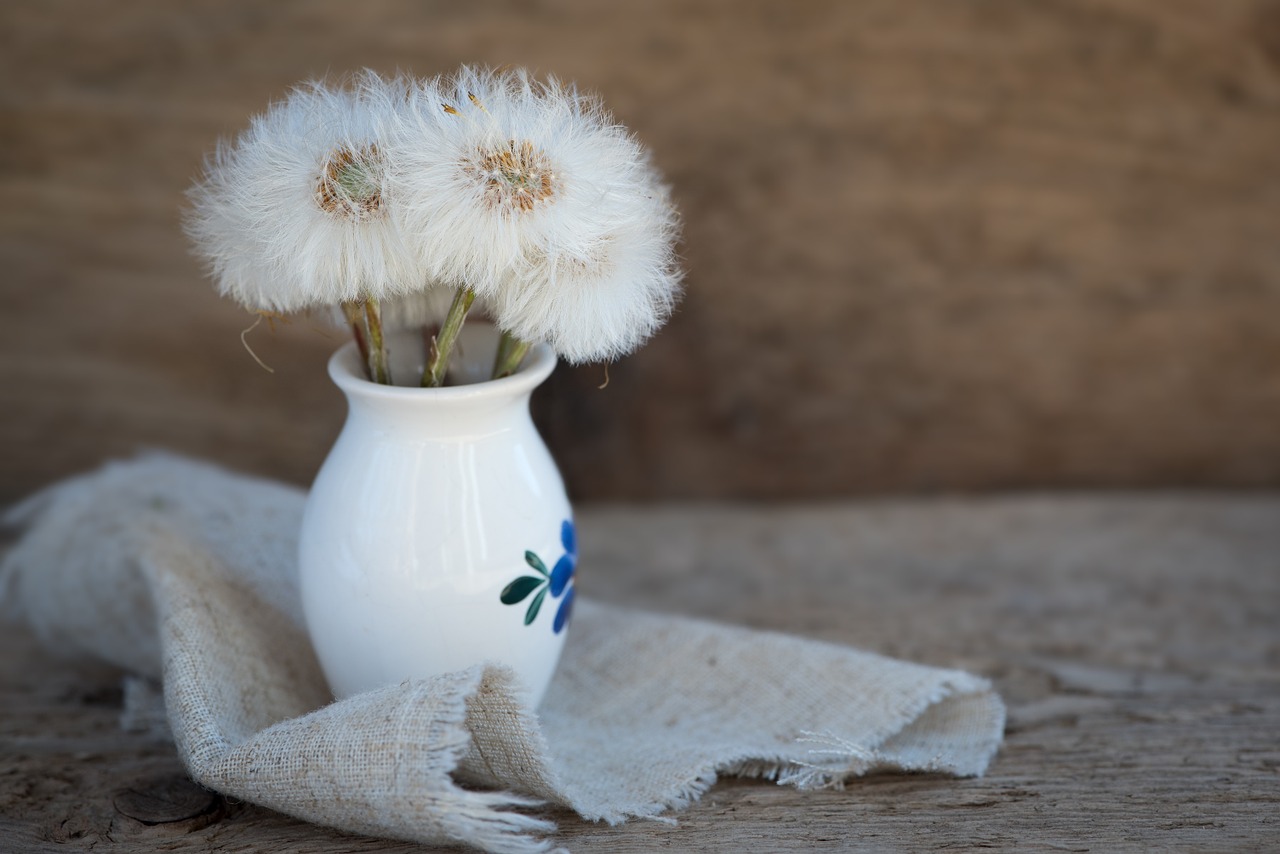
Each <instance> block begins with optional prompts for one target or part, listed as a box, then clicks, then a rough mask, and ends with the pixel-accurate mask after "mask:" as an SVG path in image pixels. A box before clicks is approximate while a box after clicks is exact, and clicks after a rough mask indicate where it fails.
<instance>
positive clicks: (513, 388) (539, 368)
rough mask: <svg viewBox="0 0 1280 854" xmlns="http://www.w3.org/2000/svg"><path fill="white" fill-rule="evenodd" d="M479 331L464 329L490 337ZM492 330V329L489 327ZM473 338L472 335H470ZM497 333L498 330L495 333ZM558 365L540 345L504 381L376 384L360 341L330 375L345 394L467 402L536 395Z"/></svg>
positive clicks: (342, 350) (345, 348)
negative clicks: (359, 348)
mask: <svg viewBox="0 0 1280 854" xmlns="http://www.w3.org/2000/svg"><path fill="white" fill-rule="evenodd" d="M475 326H476V327H479V328H475V327H472V328H470V329H469V328H467V327H464V328H463V336H465V337H472V336H476V337H478V336H480V335H486V334H487V330H486V327H485V325H484V324H476V325H475ZM488 329H492V327H488ZM469 332H470V333H471V335H468V333H469ZM493 332H494V333H496V330H493ZM555 366H556V354H555V351H554V350H552V349H551V346H550V345H549V344H546V343H545V342H539V343H537V344H534V345H533V346H531V347H530V348H529V352H528V354H526V356H525V358H524V361H523V362H521V364H520V367H519V368H518V369H517V370H516V372H515V373H514V374H512V375H511V376H508V377H502V378H501V379H496V380H495V379H489V380H484V381H482V382H477V383H467V384H465V385H453V386H440V387H438V388H425V387H423V386H401V385H383V384H381V383H375V382H373V381H372V380H370V379H368V378H367V377H366V376H365V375H364V366H363V364H362V362H361V359H360V356H359V354H358V353H357V351H356V342H355V341H348V342H347V343H346V344H344V345H342V346H341V347H339V348H338V349H337V350H336V351H335V352H334V354H333V355H332V356H330V357H329V376H330V378H332V380H333V382H334V383H335V384H336V385H337V386H338V388H340V389H342V390H343V391H344V392H348V393H351V392H354V393H358V394H360V395H362V396H365V397H381V398H386V399H401V400H407V399H416V400H426V399H432V400H439V401H445V400H454V401H457V400H465V399H468V398H476V397H487V396H490V395H494V394H500V395H505V394H520V393H522V392H532V391H533V390H534V389H535V388H537V387H538V386H539V385H541V384H542V382H543V381H544V380H546V378H547V377H549V376H550V375H551V372H552V371H553V370H554V369H555Z"/></svg>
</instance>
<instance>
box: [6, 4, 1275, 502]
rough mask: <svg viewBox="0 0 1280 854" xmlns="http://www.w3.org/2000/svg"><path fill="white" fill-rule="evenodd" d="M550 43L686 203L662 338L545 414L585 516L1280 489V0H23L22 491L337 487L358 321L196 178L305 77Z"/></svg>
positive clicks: (12, 278) (542, 51)
mask: <svg viewBox="0 0 1280 854" xmlns="http://www.w3.org/2000/svg"><path fill="white" fill-rule="evenodd" d="M463 62H478V63H491V64H503V63H511V64H522V65H527V66H530V67H532V68H534V69H537V70H539V71H543V72H555V73H557V74H559V75H561V76H564V77H567V78H571V79H574V80H576V81H577V82H579V83H580V84H581V85H583V86H584V87H586V88H591V89H594V90H596V91H598V92H600V93H601V94H602V95H603V96H604V98H605V99H606V101H607V103H608V104H609V105H610V106H612V107H613V109H614V110H615V111H616V113H617V115H618V116H619V117H620V118H621V119H622V120H623V121H624V122H626V123H627V124H628V125H630V126H631V127H632V128H633V129H634V130H635V131H636V132H637V133H638V134H639V135H640V136H641V137H642V138H643V139H644V140H645V141H646V142H647V143H648V144H649V145H650V146H651V147H652V148H653V150H654V152H655V156H656V160H657V162H658V164H659V165H660V166H661V167H662V169H663V170H664V171H665V173H666V174H667V176H668V177H669V179H670V180H671V182H672V183H673V184H674V186H675V191H676V196H677V199H678V201H679V203H680V205H681V208H682V211H683V213H684V216H685V219H686V230H685V246H684V249H683V254H684V257H685V258H686V259H687V268H688V295H687V298H686V299H685V301H684V303H683V305H682V307H681V310H680V312H679V314H678V315H677V316H676V317H675V319H674V321H673V322H672V323H671V324H670V326H669V327H668V328H667V329H666V330H665V331H663V332H662V333H661V334H660V335H659V336H658V337H657V338H656V339H655V340H654V341H653V342H652V343H651V344H650V345H649V346H648V347H646V348H645V349H643V350H642V351H640V352H639V353H638V354H636V355H634V356H632V357H631V358H629V359H627V360H625V361H623V362H620V363H618V364H616V365H614V366H613V367H612V368H611V370H610V377H611V382H610V384H609V386H608V388H607V389H605V390H603V391H600V390H597V388H596V386H598V385H599V384H600V383H601V381H602V379H603V376H604V374H603V369H602V368H600V367H588V368H583V369H577V370H572V371H571V370H567V369H564V368H562V369H561V370H560V371H558V372H557V375H556V376H555V378H554V379H553V380H552V381H551V383H550V384H549V387H548V388H546V389H545V390H544V392H543V393H542V395H541V398H540V400H539V402H538V410H539V418H540V421H541V424H542V425H543V428H544V432H545V433H546V435H547V436H548V438H549V441H550V443H551V444H552V446H553V450H554V451H555V452H556V454H557V456H558V459H559V460H560V462H561V465H562V468H563V470H564V472H565V474H566V477H567V480H568V482H569V485H570V489H571V492H572V493H573V494H574V495H575V496H576V497H578V498H583V499H658V498H709V497H713V498H743V499H755V498H767V499H796V498H820V497H828V496H842V495H854V494H863V493H871V492H875V493H883V492H920V491H936V490H986V489H998V488H1011V487H1047V488H1052V487H1084V486H1089V487H1095V486H1097V487H1144V486H1169V485H1182V486H1251V485H1267V486H1277V485H1280V2H1275V0H1266V2H1263V0H1213V2H1208V0H1078V2H1059V0H1052V1H1051V0H1039V2H1034V3H1033V2H1025V0H963V1H962V0H925V1H924V2H910V3H903V2H900V0H858V2H845V0H803V2H788V3H783V2H776V0H775V1H771V2H752V1H751V0H724V1H723V2H697V3H688V2H681V0H657V1H656V2H630V3H598V2H590V0H559V2H505V3H486V4H481V3H472V2H466V0H438V2H425V0H404V2H393V0H361V2H359V3H352V2H347V0H328V2H289V1H288V0H275V2H271V3H259V2H249V1H248V0H217V2H187V3H181V4H170V3H165V2H161V0H131V1H130V2H111V3H92V2H57V1H56V0H7V2H5V3H4V4H3V6H0V81H3V82H0V110H2V113H0V253H2V254H0V271H2V273H0V274H2V275H3V282H4V284H3V289H2V290H0V407H2V411H3V413H4V414H3V418H2V419H0V448H2V449H3V450H0V501H7V500H10V499H13V498H16V497H18V496H20V495H22V494H24V493H26V492H28V491H29V490H31V489H33V488H35V487H37V486H39V485H40V484H42V483H45V482H47V481H49V480H51V479H53V478H55V477H57V476H60V475H64V474H67V473H70V472H73V471H76V470H79V469H82V468H85V467H87V466H91V465H93V464H95V463H96V462H98V461H99V460H101V459H103V458H105V457H108V456H112V455H119V454H122V453H127V452H129V451H130V450H131V449H133V448H135V447H138V446H148V445H149V446H156V445H158V446H165V447H171V448H175V449H178V450H182V451H186V452H189V453H194V454H199V455H202V456H206V457H211V458H213V459H216V460H220V461H222V462H224V463H227V464H231V465H234V466H237V467H240V468H242V469H246V470H249V471H255V472H260V473H263V474H269V475H273V476H278V477H283V478H286V479H289V480H292V481H295V482H299V483H306V482H308V481H309V480H310V478H311V476H312V475H313V473H314V471H315V469H316V467H317V466H318V465H319V463H320V461H321V459H322V458H323V456H324V454H325V452H326V451H327V449H328V446H329V444H330V443H331V442H332V440H333V438H334V436H335V435H336V432H337V430H338V427H339V425H340V422H341V418H342V414H343V404H342V401H341V398H340V396H339V395H338V393H337V392H336V391H335V390H334V389H333V388H332V387H331V386H330V385H329V382H328V380H327V378H326V376H325V372H324V362H325V358H326V356H327V354H328V353H329V351H330V350H331V349H333V348H334V347H335V346H336V345H337V343H339V342H338V339H337V338H336V337H335V335H334V333H332V332H324V331H321V330H317V329H315V328H313V326H312V325H311V324H310V323H307V322H305V321H299V322H295V323H293V324H291V325H289V326H287V327H284V328H279V329H277V330H276V331H275V332H274V333H271V332H269V331H267V330H265V329H264V328H259V329H258V330H255V332H254V333H253V335H252V341H253V343H254V346H255V349H256V350H257V351H258V352H259V353H260V354H261V356H262V357H263V359H264V360H265V361H266V362H268V363H269V364H271V365H272V366H273V367H274V368H275V369H276V372H275V373H274V374H267V373H265V372H264V371H262V370H261V369H260V368H258V367H257V366H256V365H255V364H254V363H253V362H252V361H251V360H250V358H249V357H248V356H247V355H246V354H245V352H244V351H243V349H242V348H241V344H240V340H239V334H240V331H241V330H242V329H243V328H244V327H246V326H247V325H248V324H249V319H248V318H247V317H246V315H245V314H244V313H243V312H242V311H241V310H239V309H238V308H237V307H236V306H234V305H232V304H230V303H228V302H225V301H222V300H220V299H219V298H218V297H217V296H216V295H215V294H214V292H213V289H212V288H211V287H210V285H209V283H208V281H207V280H205V279H203V278H202V276H201V273H200V270H199V267H198V264H197V263H196V261H195V260H194V259H192V258H191V257H190V255H189V254H188V251H187V242H186V240H185V238H184V237H183V235H182V233H181V230H180V225H179V208H180V205H181V204H182V198H183V196H182V194H183V192H184V190H185V188H186V187H187V186H188V184H189V183H190V181H191V179H192V177H193V176H194V175H195V174H196V172H197V171H198V169H199V164H200V162H201V159H202V157H203V155H204V154H205V152H206V151H208V150H209V149H210V148H211V147H212V145H213V144H214V141H215V140H216V139H217V138H218V137H219V136H220V135H226V134H232V133H234V132H236V131H238V130H239V129H240V128H241V127H243V126H244V125H245V123H246V121H247V119H248V116H249V115H250V114H251V113H254V112H256V111H259V110H261V109H262V108H263V107H264V106H265V105H266V104H267V103H268V102H269V101H270V100H271V99H272V98H275V97H278V96H280V95H281V94H282V93H283V92H284V91H285V90H286V88H287V87H288V86H289V85H291V84H293V83H294V82H296V81H298V80H300V79H302V78H306V77H310V76H317V75H322V74H325V73H327V72H335V73H336V72H343V71H347V70H350V69H354V68H359V67H362V66H369V67H372V68H375V69H379V70H383V71H393V70H396V69H404V70H409V71H413V72H416V73H420V74H424V75H425V74H435V73H438V72H442V71H448V70H450V69H452V68H453V67H455V66H456V65H458V64H460V63H463Z"/></svg>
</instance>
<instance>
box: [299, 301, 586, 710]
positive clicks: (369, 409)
mask: <svg viewBox="0 0 1280 854" xmlns="http://www.w3.org/2000/svg"><path fill="white" fill-rule="evenodd" d="M388 340H389V344H390V347H391V356H392V359H391V362H392V372H393V373H392V376H393V378H394V379H396V381H404V380H405V379H408V378H409V377H412V376H418V375H420V374H421V360H422V356H421V354H420V351H421V349H422V345H421V342H420V341H417V342H411V341H410V340H408V339H407V338H401V339H394V338H390V339H388ZM496 345H497V333H496V331H495V330H493V329H492V327H488V326H483V325H475V324H469V325H468V326H467V327H464V329H463V334H462V338H461V339H460V342H459V348H458V350H456V351H455V362H457V361H459V360H460V361H461V363H462V366H461V371H460V373H461V374H463V375H464V376H465V375H470V376H471V377H482V376H487V374H488V370H489V368H490V366H491V365H492V360H493V353H494V351H495V348H496ZM554 367H555V355H554V354H553V353H552V352H551V350H550V349H549V348H547V347H546V346H545V345H539V346H537V347H535V348H533V349H531V350H530V352H529V355H528V356H527V357H526V359H525V363H524V365H523V366H522V368H521V369H520V370H519V371H518V372H517V373H516V374H514V375H513V376H510V377H506V378H504V379H501V380H493V381H483V382H475V383H474V384H469V385H457V386H448V387H444V388H433V389H425V388H415V387H398V386H385V385H378V384H375V383H372V382H370V381H369V380H367V379H365V375H364V370H363V365H362V363H361V359H360V356H359V354H358V353H357V351H356V349H355V346H354V344H348V345H347V346H346V347H343V348H342V349H340V350H339V351H338V352H337V353H335V354H334V356H333V358H332V359H330V361H329V373H330V376H331V377H332V378H333V380H334V382H335V383H336V384H337V385H338V387H339V388H340V389H341V390H342V391H343V393H344V394H345V395H346V397H347V403H348V415H347V420H346V423H345V425H344V426H343V428H342V432H341V434H340V435H339V437H338V440H337V442H336V443H335V444H334V446H333V449H332V450H331V451H330V453H329V456H328V458H327V459H326V460H325V462H324V465H323V466H322V467H321V469H320V472H319V474H318V475H317V477H316V481H315V484H314V485H313V487H312V489H311V493H310V495H309V496H308V499H307V504H306V510H305V513H304V516H303V523H302V532H301V537H300V541H299V566H300V573H301V578H300V581H301V589H302V602H303V609H304V612H305V615H306V620H307V628H308V630H309V632H310V634H311V640H312V643H313V645H314V646H315V650H316V654H317V656H318V657H319V660H320V663H321V665H322V666H323V668H324V672H325V675H326V677H327V678H328V680H329V685H330V687H331V688H332V689H333V692H334V695H335V696H337V697H338V698H343V697H347V696H350V695H352V694H356V693H359V692H361V691H366V690H370V689H372V688H377V687H381V686H383V685H388V684H395V683H398V682H401V681H404V680H406V679H417V678H426V677H430V676H434V675H438V674H441V673H447V672H451V671H455V670H461V669H463V668H466V667H469V666H471V665H474V664H479V663H482V662H497V663H502V664H507V665H510V666H511V667H513V668H514V669H515V671H516V675H517V677H518V678H519V679H520V681H521V682H523V683H524V685H525V687H526V688H527V689H528V690H529V691H530V692H531V694H532V700H533V702H534V704H535V705H536V704H537V703H538V702H539V701H540V700H541V698H542V695H543V693H544V692H545V690H546V686H547V684H548V682H549V681H550V679H551V675H552V673H553V672H554V670H555V665H556V661H557V660H558V658H559V655H560V649H561V647H562V646H563V644H564V638H565V634H566V629H567V623H568V618H569V614H570V612H571V610H572V605H573V595H574V591H573V574H574V569H575V564H576V544H575V542H574V531H573V522H572V516H571V513H570V507H569V502H568V499H567V498H566V496H565V491H564V484H563V482H562V480H561V478H560V474H559V472H558V470H557V469H556V466H555V463H554V461H553V460H552V458H551V455H550V453H549V451H548V450H547V447H546V445H545V444H544V443H543V441H542V438H541V437H540V436H539V435H538V432H537V430H536V428H535V427H534V425H533V421H532V419H531V418H530V416H529V397H530V395H531V393H532V392H533V389H534V388H535V387H537V386H538V385H539V384H540V383H541V382H542V381H543V380H545V379H546V378H547V376H548V375H549V374H550V373H551V370H552V369H553V368H554ZM535 600H536V601H535Z"/></svg>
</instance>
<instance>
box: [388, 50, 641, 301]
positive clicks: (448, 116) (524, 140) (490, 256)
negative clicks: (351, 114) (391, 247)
mask: <svg viewBox="0 0 1280 854" xmlns="http://www.w3.org/2000/svg"><path fill="white" fill-rule="evenodd" d="M415 95H416V96H415V97H413V98H412V99H411V101H412V103H411V107H410V109H408V110H406V111H405V112H404V113H403V115H404V117H405V121H404V122H402V123H401V124H400V125H399V129H398V131H397V132H396V133H395V134H393V139H392V142H391V146H392V152H391V156H390V158H389V160H390V162H391V164H392V174H391V181H392V186H393V187H394V188H395V192H396V194H397V196H398V197H399V198H401V199H402V200H403V209H402V211H401V212H400V213H402V215H403V217H404V220H403V221H404V224H405V229H406V232H407V233H409V234H412V235H413V236H414V239H415V241H416V242H417V244H418V246H419V247H420V249H421V251H422V257H423V262H424V264H426V265H427V266H428V267H429V269H430V270H431V272H432V274H433V275H434V276H435V277H436V278H438V279H440V280H443V281H447V282H451V283H464V284H466V285H467V286H469V287H471V288H472V289H474V290H475V291H476V292H477V293H479V294H481V295H484V294H486V293H491V292H493V291H494V290H496V289H497V288H498V287H499V283H500V282H501V281H502V280H503V279H504V278H505V277H506V276H507V274H508V271H509V270H510V269H511V268H512V267H513V266H514V265H516V264H517V263H518V262H519V261H520V260H521V259H522V258H524V257H525V256H526V255H527V254H528V253H529V252H530V251H542V252H559V251H563V250H571V251H573V250H582V249H583V248H585V247H586V246H588V245H590V244H591V243H593V242H594V241H595V240H596V237H597V234H598V233H599V232H600V230H601V228H602V227H607V226H609V225H610V224H616V223H618V222H620V221H622V220H625V218H626V217H627V216H628V214H629V211H628V210H627V207H628V205H629V202H628V200H629V198H630V197H631V196H633V195H634V192H635V188H636V186H637V184H638V182H639V181H640V180H641V179H642V177H643V174H644V172H645V171H646V169H647V160H646V157H645V154H644V151H643V150H642V149H641V148H640V146H639V145H638V144H637V143H636V142H635V140H634V139H632V138H631V136H630V134H628V133H627V131H626V130H625V129H624V128H622V127H621V126H619V125H617V124H616V123H614V122H613V120H612V118H611V117H610V116H609V115H608V114H607V113H606V112H604V110H603V109H602V108H601V107H600V105H599V104H598V102H596V101H595V100H594V99H591V98H587V97H583V96H581V95H579V94H578V93H577V92H576V91H575V90H573V89H572V88H569V87H566V86H564V85H562V84H560V83H559V82H557V81H555V80H552V81H550V82H547V83H538V82H536V81H534V80H532V79H531V78H530V77H529V76H528V75H527V74H526V73H525V72H523V71H510V72H502V73H499V72H493V71H487V70H478V69H472V68H463V69H462V70H461V71H459V72H458V73H457V74H456V75H454V76H453V77H451V78H448V79H438V80H434V81H431V82H429V83H425V84H424V85H423V86H422V87H421V88H420V89H418V90H417V92H416V93H415Z"/></svg>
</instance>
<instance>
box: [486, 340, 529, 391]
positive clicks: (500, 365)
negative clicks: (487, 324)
mask: <svg viewBox="0 0 1280 854" xmlns="http://www.w3.org/2000/svg"><path fill="white" fill-rule="evenodd" d="M530 346H531V345H530V343H529V342H528V341H521V340H520V339H519V338H517V337H515V336H514V335H512V334H511V333H510V332H503V333H502V338H501V339H499V341H498V355H497V356H496V357H495V358H494V360H493V378H494V379H495V380H499V379H502V378H503V377H509V376H511V375H512V374H514V373H515V372H516V371H517V370H519V369H520V363H521V362H522V361H524V357H525V354H526V353H528V352H529V347H530Z"/></svg>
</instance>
